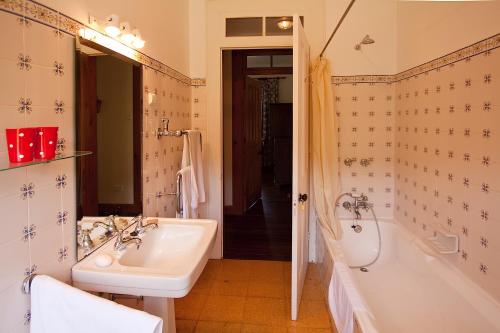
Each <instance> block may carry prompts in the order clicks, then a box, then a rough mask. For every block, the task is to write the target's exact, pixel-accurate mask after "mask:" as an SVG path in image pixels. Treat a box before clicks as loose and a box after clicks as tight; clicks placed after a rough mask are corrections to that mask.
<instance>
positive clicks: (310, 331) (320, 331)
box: [288, 327, 335, 333]
mask: <svg viewBox="0 0 500 333" xmlns="http://www.w3.org/2000/svg"><path fill="white" fill-rule="evenodd" d="M332 332H335V331H332V330H331V329H329V328H310V327H289V328H288V333H332Z"/></svg>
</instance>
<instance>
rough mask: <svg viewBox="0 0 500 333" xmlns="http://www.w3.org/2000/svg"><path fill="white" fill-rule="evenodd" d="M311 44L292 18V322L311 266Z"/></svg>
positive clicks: (297, 18)
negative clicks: (309, 264)
mask: <svg viewBox="0 0 500 333" xmlns="http://www.w3.org/2000/svg"><path fill="white" fill-rule="evenodd" d="M309 62H310V60H309V43H308V42H307V39H306V35H305V33H304V28H303V27H302V24H301V23H300V19H299V16H298V15H294V17H293V175H292V177H293V178H292V182H293V185H292V195H293V199H292V203H293V206H292V210H293V211H292V301H291V303H292V320H297V316H298V312H299V306H300V299H301V297H302V287H303V286H304V280H305V277H306V271H307V264H308V262H309V242H308V224H309V221H308V216H309V201H308V200H307V195H309V193H308V191H309V82H310V80H309Z"/></svg>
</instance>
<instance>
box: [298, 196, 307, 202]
mask: <svg viewBox="0 0 500 333" xmlns="http://www.w3.org/2000/svg"><path fill="white" fill-rule="evenodd" d="M306 201H307V194H306V193H299V203H301V204H303V203H305V202H306Z"/></svg>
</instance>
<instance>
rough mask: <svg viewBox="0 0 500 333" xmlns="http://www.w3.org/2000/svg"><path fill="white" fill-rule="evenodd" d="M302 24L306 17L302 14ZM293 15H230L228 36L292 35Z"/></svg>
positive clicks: (227, 21)
mask: <svg viewBox="0 0 500 333" xmlns="http://www.w3.org/2000/svg"><path fill="white" fill-rule="evenodd" d="M300 21H301V23H302V26H303V25H304V17H303V16H300ZM292 26H293V17H291V16H272V17H228V18H226V37H251V36H292V34H293V29H291V28H292Z"/></svg>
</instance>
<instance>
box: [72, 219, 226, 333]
mask: <svg viewBox="0 0 500 333" xmlns="http://www.w3.org/2000/svg"><path fill="white" fill-rule="evenodd" d="M128 230H133V226H131V227H129V229H128ZM216 230H217V221H215V220H189V219H171V218H158V228H156V229H149V230H148V231H146V233H145V234H144V235H143V236H142V245H141V247H140V248H139V249H137V248H136V247H135V245H133V244H132V245H130V246H129V247H128V248H127V249H125V250H123V251H115V250H114V247H113V246H114V243H115V239H114V238H113V239H111V240H110V241H109V242H108V243H107V244H106V245H104V246H103V247H101V248H100V249H98V250H96V251H95V252H94V253H92V254H91V255H90V256H88V257H86V258H85V259H83V260H82V261H80V262H78V263H77V264H76V265H75V266H73V270H72V275H73V285H74V286H75V287H77V288H80V289H83V290H87V291H96V292H107V293H114V294H127V295H136V296H144V311H146V312H149V313H151V314H153V315H156V316H159V317H161V318H162V319H163V332H168V333H174V332H175V311H174V301H173V298H177V297H183V296H185V295H187V293H188V292H189V291H190V290H191V288H192V287H193V285H194V284H195V282H196V280H197V279H198V277H199V276H200V274H201V272H202V271H203V268H204V267H205V264H206V263H207V260H208V258H209V255H210V252H211V250H212V246H213V243H214V241H215V233H216ZM101 254H108V255H110V256H111V257H113V262H112V264H111V265H110V266H108V267H98V266H97V265H96V264H95V259H96V257H98V256H99V255H101Z"/></svg>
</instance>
